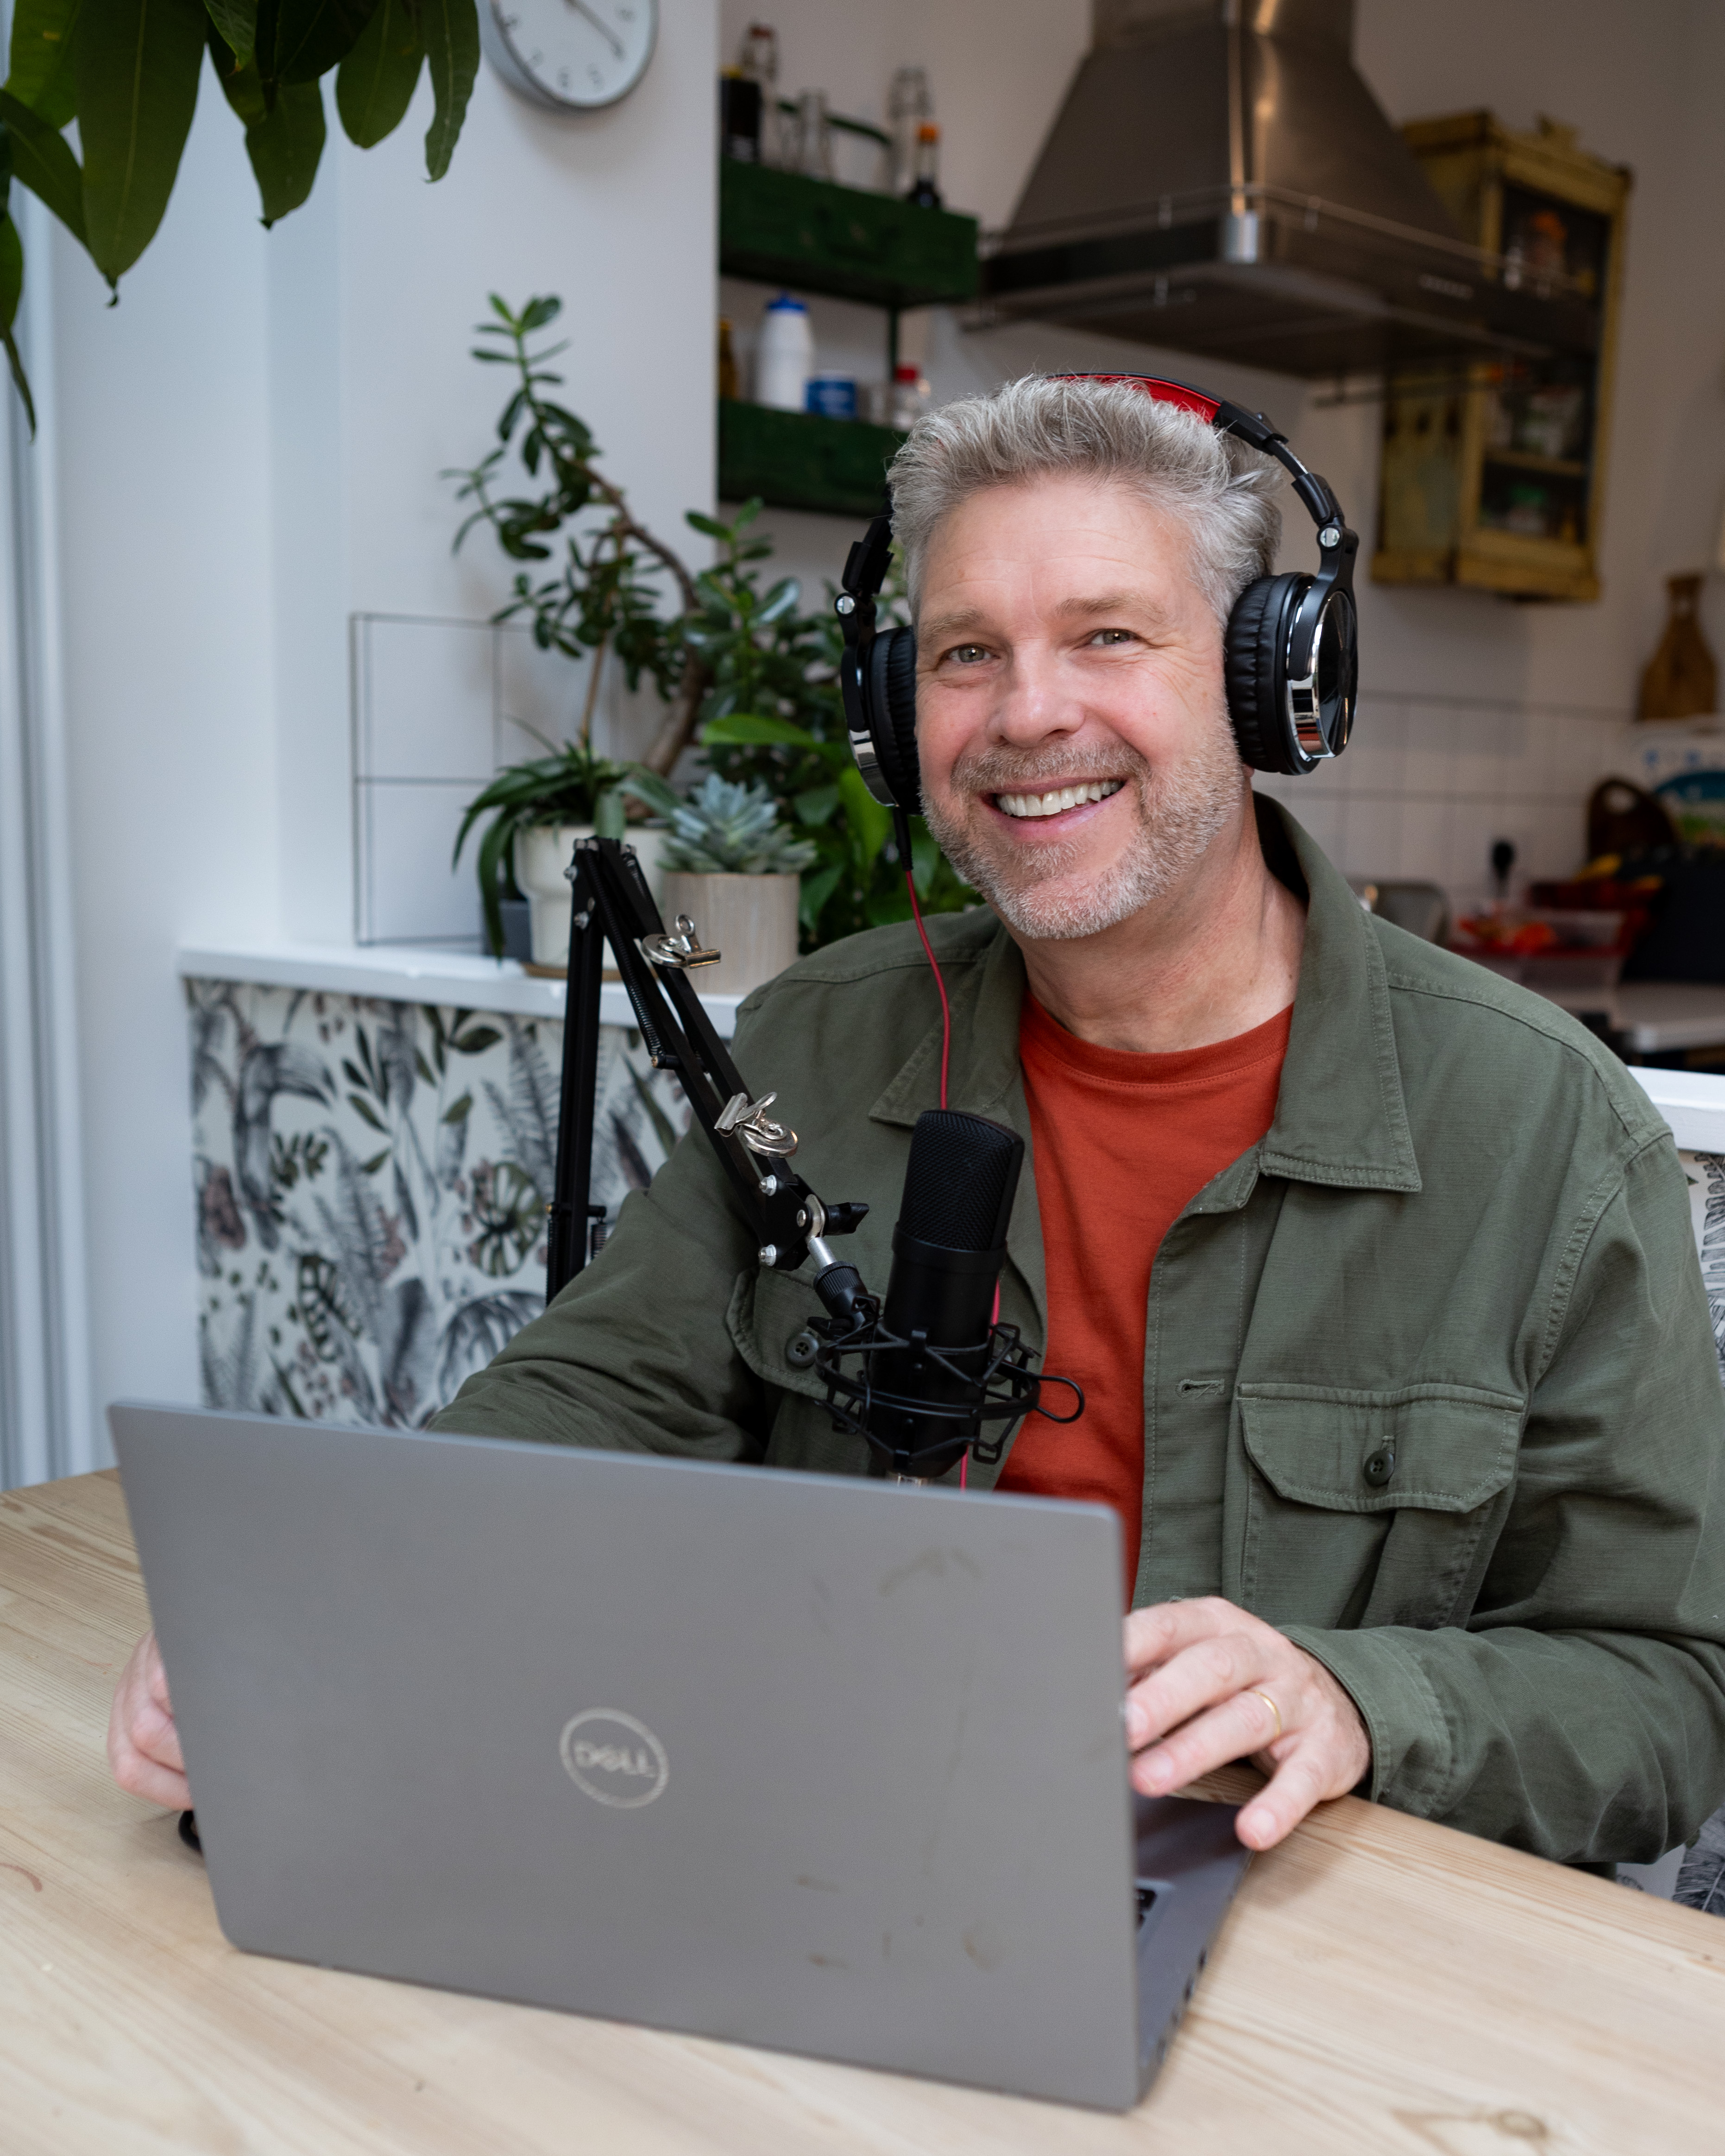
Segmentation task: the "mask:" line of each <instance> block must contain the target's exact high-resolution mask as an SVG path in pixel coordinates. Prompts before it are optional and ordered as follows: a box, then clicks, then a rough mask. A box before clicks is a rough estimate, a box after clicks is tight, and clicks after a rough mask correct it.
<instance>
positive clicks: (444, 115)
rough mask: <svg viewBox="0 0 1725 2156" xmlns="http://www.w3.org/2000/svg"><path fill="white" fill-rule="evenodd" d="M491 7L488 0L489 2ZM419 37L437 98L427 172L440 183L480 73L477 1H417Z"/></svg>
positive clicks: (428, 139)
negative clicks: (422, 42) (476, 78)
mask: <svg viewBox="0 0 1725 2156" xmlns="http://www.w3.org/2000/svg"><path fill="white" fill-rule="evenodd" d="M488 4H489V0H488ZM419 34H420V37H421V38H423V39H424V45H425V58H426V60H427V63H428V64H429V67H430V70H431V89H432V95H433V96H434V98H435V99H436V100H437V105H436V110H435V111H434V115H433V117H432V122H431V125H430V126H429V128H428V129H427V130H426V131H425V170H426V172H427V173H428V174H429V176H430V177H431V178H433V179H434V180H440V179H441V178H442V177H443V176H444V173H445V172H448V171H449V158H450V157H451V155H452V154H453V153H454V147H455V143H456V140H457V138H458V137H459V135H460V132H461V122H462V121H463V120H464V119H465V116H466V113H467V100H468V99H469V98H470V96H471V95H473V79H474V77H475V75H476V74H478V73H479V63H480V41H479V12H478V9H477V8H476V7H475V4H474V0H419Z"/></svg>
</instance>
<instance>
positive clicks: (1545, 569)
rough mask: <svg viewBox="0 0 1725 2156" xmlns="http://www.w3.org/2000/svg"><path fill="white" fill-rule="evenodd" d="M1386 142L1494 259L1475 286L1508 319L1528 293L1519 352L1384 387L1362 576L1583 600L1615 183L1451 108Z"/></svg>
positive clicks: (1603, 405)
mask: <svg viewBox="0 0 1725 2156" xmlns="http://www.w3.org/2000/svg"><path fill="white" fill-rule="evenodd" d="M1403 133H1404V136H1406V138H1407V141H1408V143H1409V146H1410V147H1411V148H1412V150H1413V151H1414V154H1415V155H1416V156H1417V157H1419V159H1420V162H1421V163H1422V164H1423V165H1424V167H1425V172H1426V175H1427V177H1428V178H1429V179H1430V182H1431V183H1432V185H1433V187H1435V189H1436V191H1437V193H1438V194H1439V195H1440V197H1441V198H1443V200H1444V202H1445V203H1446V204H1447V205H1448V207H1449V208H1450V212H1451V213H1452V214H1453V215H1454V217H1455V220H1456V222H1457V223H1458V224H1459V225H1460V226H1461V232H1462V234H1463V236H1464V238H1466V239H1469V240H1471V242H1472V243H1473V244H1475V245H1476V246H1477V247H1479V248H1480V249H1482V250H1483V251H1484V253H1485V254H1486V256H1488V257H1491V258H1495V259H1493V260H1491V261H1489V262H1488V263H1487V264H1486V269H1485V274H1486V275H1488V276H1490V277H1491V278H1492V279H1493V280H1495V281H1497V283H1498V285H1499V286H1500V294H1499V296H1500V298H1501V299H1502V300H1505V301H1507V302H1508V303H1509V305H1508V309H1507V314H1508V316H1509V319H1510V320H1511V321H1512V319H1513V313H1514V301H1513V295H1516V294H1517V292H1525V293H1526V294H1527V299H1528V301H1529V320H1528V323H1527V329H1528V331H1529V334H1528V335H1527V337H1526V338H1525V339H1523V340H1521V341H1522V343H1523V346H1524V347H1525V348H1524V350H1523V351H1522V352H1521V353H1519V354H1517V355H1515V356H1513V357H1505V358H1501V359H1493V360H1491V361H1489V362H1475V363H1473V364H1472V365H1471V366H1470V367H1467V368H1466V369H1465V370H1464V371H1463V372H1461V374H1460V375H1458V376H1455V377H1450V378H1448V379H1433V378H1431V377H1423V378H1422V377H1419V376H1414V375H1408V376H1401V377H1391V379H1390V382H1389V385H1388V391H1389V393H1388V396H1387V398H1386V402H1385V408H1384V445H1383V467H1382V473H1383V485H1382V489H1381V492H1380V495H1379V503H1380V507H1379V511H1378V551H1377V552H1376V553H1375V554H1374V556H1373V560H1372V576H1373V581H1374V582H1376V583H1384V584H1463V585H1470V586H1472V587H1473V588H1476V589H1480V590H1485V591H1492V592H1501V593H1504V594H1505V595H1506V596H1507V597H1511V598H1539V599H1570V600H1591V599H1595V598H1598V597H1599V573H1598V568H1597V566H1596V565H1597V558H1598V547H1599V520H1600V516H1601V514H1602V511H1603V507H1604V465H1605V452H1606V446H1607V442H1608V439H1609V422H1610V411H1611V390H1612V364H1613V357H1614V354H1615V349H1616V339H1617V312H1618V300H1619V294H1620V289H1621V285H1622V281H1623V243H1624V228H1625V216H1626V212H1627V208H1628V203H1629V193H1630V186H1631V184H1632V176H1631V174H1630V172H1629V171H1628V169H1627V168H1626V167H1623V166H1621V165H1610V164H1607V163H1605V162H1604V161H1603V160H1602V159H1600V158H1598V157H1589V155H1588V154H1587V153H1586V152H1585V151H1582V150H1579V149H1578V148H1577V147H1576V145H1575V132H1574V129H1573V128H1569V127H1563V126H1558V125H1557V123H1556V122H1554V121H1549V120H1542V121H1541V122H1540V124H1539V127H1538V131H1537V132H1535V133H1532V134H1518V133H1517V132H1516V131H1514V130H1512V129H1511V128H1507V127H1505V126H1502V123H1501V122H1500V121H1497V120H1496V119H1494V118H1493V116H1492V115H1491V114H1490V113H1489V112H1462V113H1456V114H1455V115H1452V116H1450V118H1448V119H1443V120H1421V121H1413V122H1411V123H1410V124H1409V126H1406V127H1404V129H1403ZM1553 299H1558V300H1561V301H1563V304H1562V305H1559V306H1558V307H1557V308H1555V309H1553V306H1552V305H1551V302H1552V300H1553ZM1536 305H1537V308H1538V315H1537V319H1536V313H1535V309H1536Z"/></svg>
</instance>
